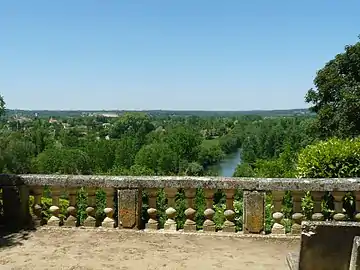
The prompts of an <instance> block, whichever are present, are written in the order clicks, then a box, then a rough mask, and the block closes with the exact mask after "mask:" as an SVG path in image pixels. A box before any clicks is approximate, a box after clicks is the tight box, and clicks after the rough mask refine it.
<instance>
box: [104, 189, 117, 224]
mask: <svg viewBox="0 0 360 270" xmlns="http://www.w3.org/2000/svg"><path fill="white" fill-rule="evenodd" d="M104 191H105V194H106V208H105V209H104V213H105V215H106V217H105V218H104V220H103V222H102V223H101V226H102V227H106V228H114V227H115V220H114V218H113V216H114V194H115V189H114V188H104Z"/></svg>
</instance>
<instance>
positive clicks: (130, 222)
mask: <svg viewBox="0 0 360 270" xmlns="http://www.w3.org/2000/svg"><path fill="white" fill-rule="evenodd" d="M140 192H141V191H140V190H139V189H120V190H118V212H119V214H118V218H119V224H121V226H122V227H123V228H126V229H132V228H135V227H139V226H140V211H141V209H140V203H141V193H140Z"/></svg>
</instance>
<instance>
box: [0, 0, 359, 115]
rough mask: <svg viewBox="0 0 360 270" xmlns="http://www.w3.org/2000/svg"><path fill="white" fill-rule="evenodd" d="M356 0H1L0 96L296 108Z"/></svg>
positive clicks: (37, 105) (354, 20)
mask: <svg viewBox="0 0 360 270" xmlns="http://www.w3.org/2000/svg"><path fill="white" fill-rule="evenodd" d="M359 10H360V1H358V0H347V1H338V0H336V1H335V0H316V1H314V0H312V1H310V0H303V1H288V0H287V1H285V0H275V1H268V0H251V1H250V0H249V1H240V0H227V1H215V0H206V1H205V0H182V1H180V0H178V1H176V0H172V1H169V0H152V1H149V0H128V1H121V0H107V1H100V0H62V1H48V0H43V1H40V0H32V1H28V0H23V1H20V0H18V1H10V0H8V1H0V63H1V64H0V94H2V95H3V96H4V98H5V101H6V103H7V106H8V108H18V109H64V110H67V109H84V110H85V109H96V110H101V109H109V110H110V109H140V110H141V109H176V110H178V109H180V110H183V109H198V110H251V109H287V108H301V107H306V106H307V105H306V104H305V103H304V95H305V93H306V91H307V90H308V89H309V88H310V87H312V81H313V79H314V76H315V74H316V71H317V70H318V69H319V68H321V67H323V65H324V64H325V63H326V62H327V61H328V60H330V59H332V58H333V57H334V56H335V55H336V54H337V53H340V52H342V51H343V48H344V46H345V45H346V44H353V43H355V42H357V40H358V38H357V36H358V35H359V34H360V29H359V28H358V26H359V25H360V16H358V11H359Z"/></svg>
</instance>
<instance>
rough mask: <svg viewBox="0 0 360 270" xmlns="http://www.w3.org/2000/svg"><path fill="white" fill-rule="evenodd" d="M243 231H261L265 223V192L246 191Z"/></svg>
mask: <svg viewBox="0 0 360 270" xmlns="http://www.w3.org/2000/svg"><path fill="white" fill-rule="evenodd" d="M243 219H244V221H243V232H244V233H245V234H246V233H261V232H263V231H264V225H265V193H264V192H262V191H247V190H245V191H244V203H243Z"/></svg>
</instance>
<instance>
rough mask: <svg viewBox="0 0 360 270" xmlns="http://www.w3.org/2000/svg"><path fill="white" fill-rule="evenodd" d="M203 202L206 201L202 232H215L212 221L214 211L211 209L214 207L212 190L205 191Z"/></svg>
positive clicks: (213, 191)
mask: <svg viewBox="0 0 360 270" xmlns="http://www.w3.org/2000/svg"><path fill="white" fill-rule="evenodd" d="M204 193H205V200H206V209H205V211H204V215H205V221H204V224H203V230H204V232H215V230H216V228H215V222H214V221H213V218H214V215H215V211H214V209H213V205H214V193H215V190H214V189H205V190H204Z"/></svg>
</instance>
